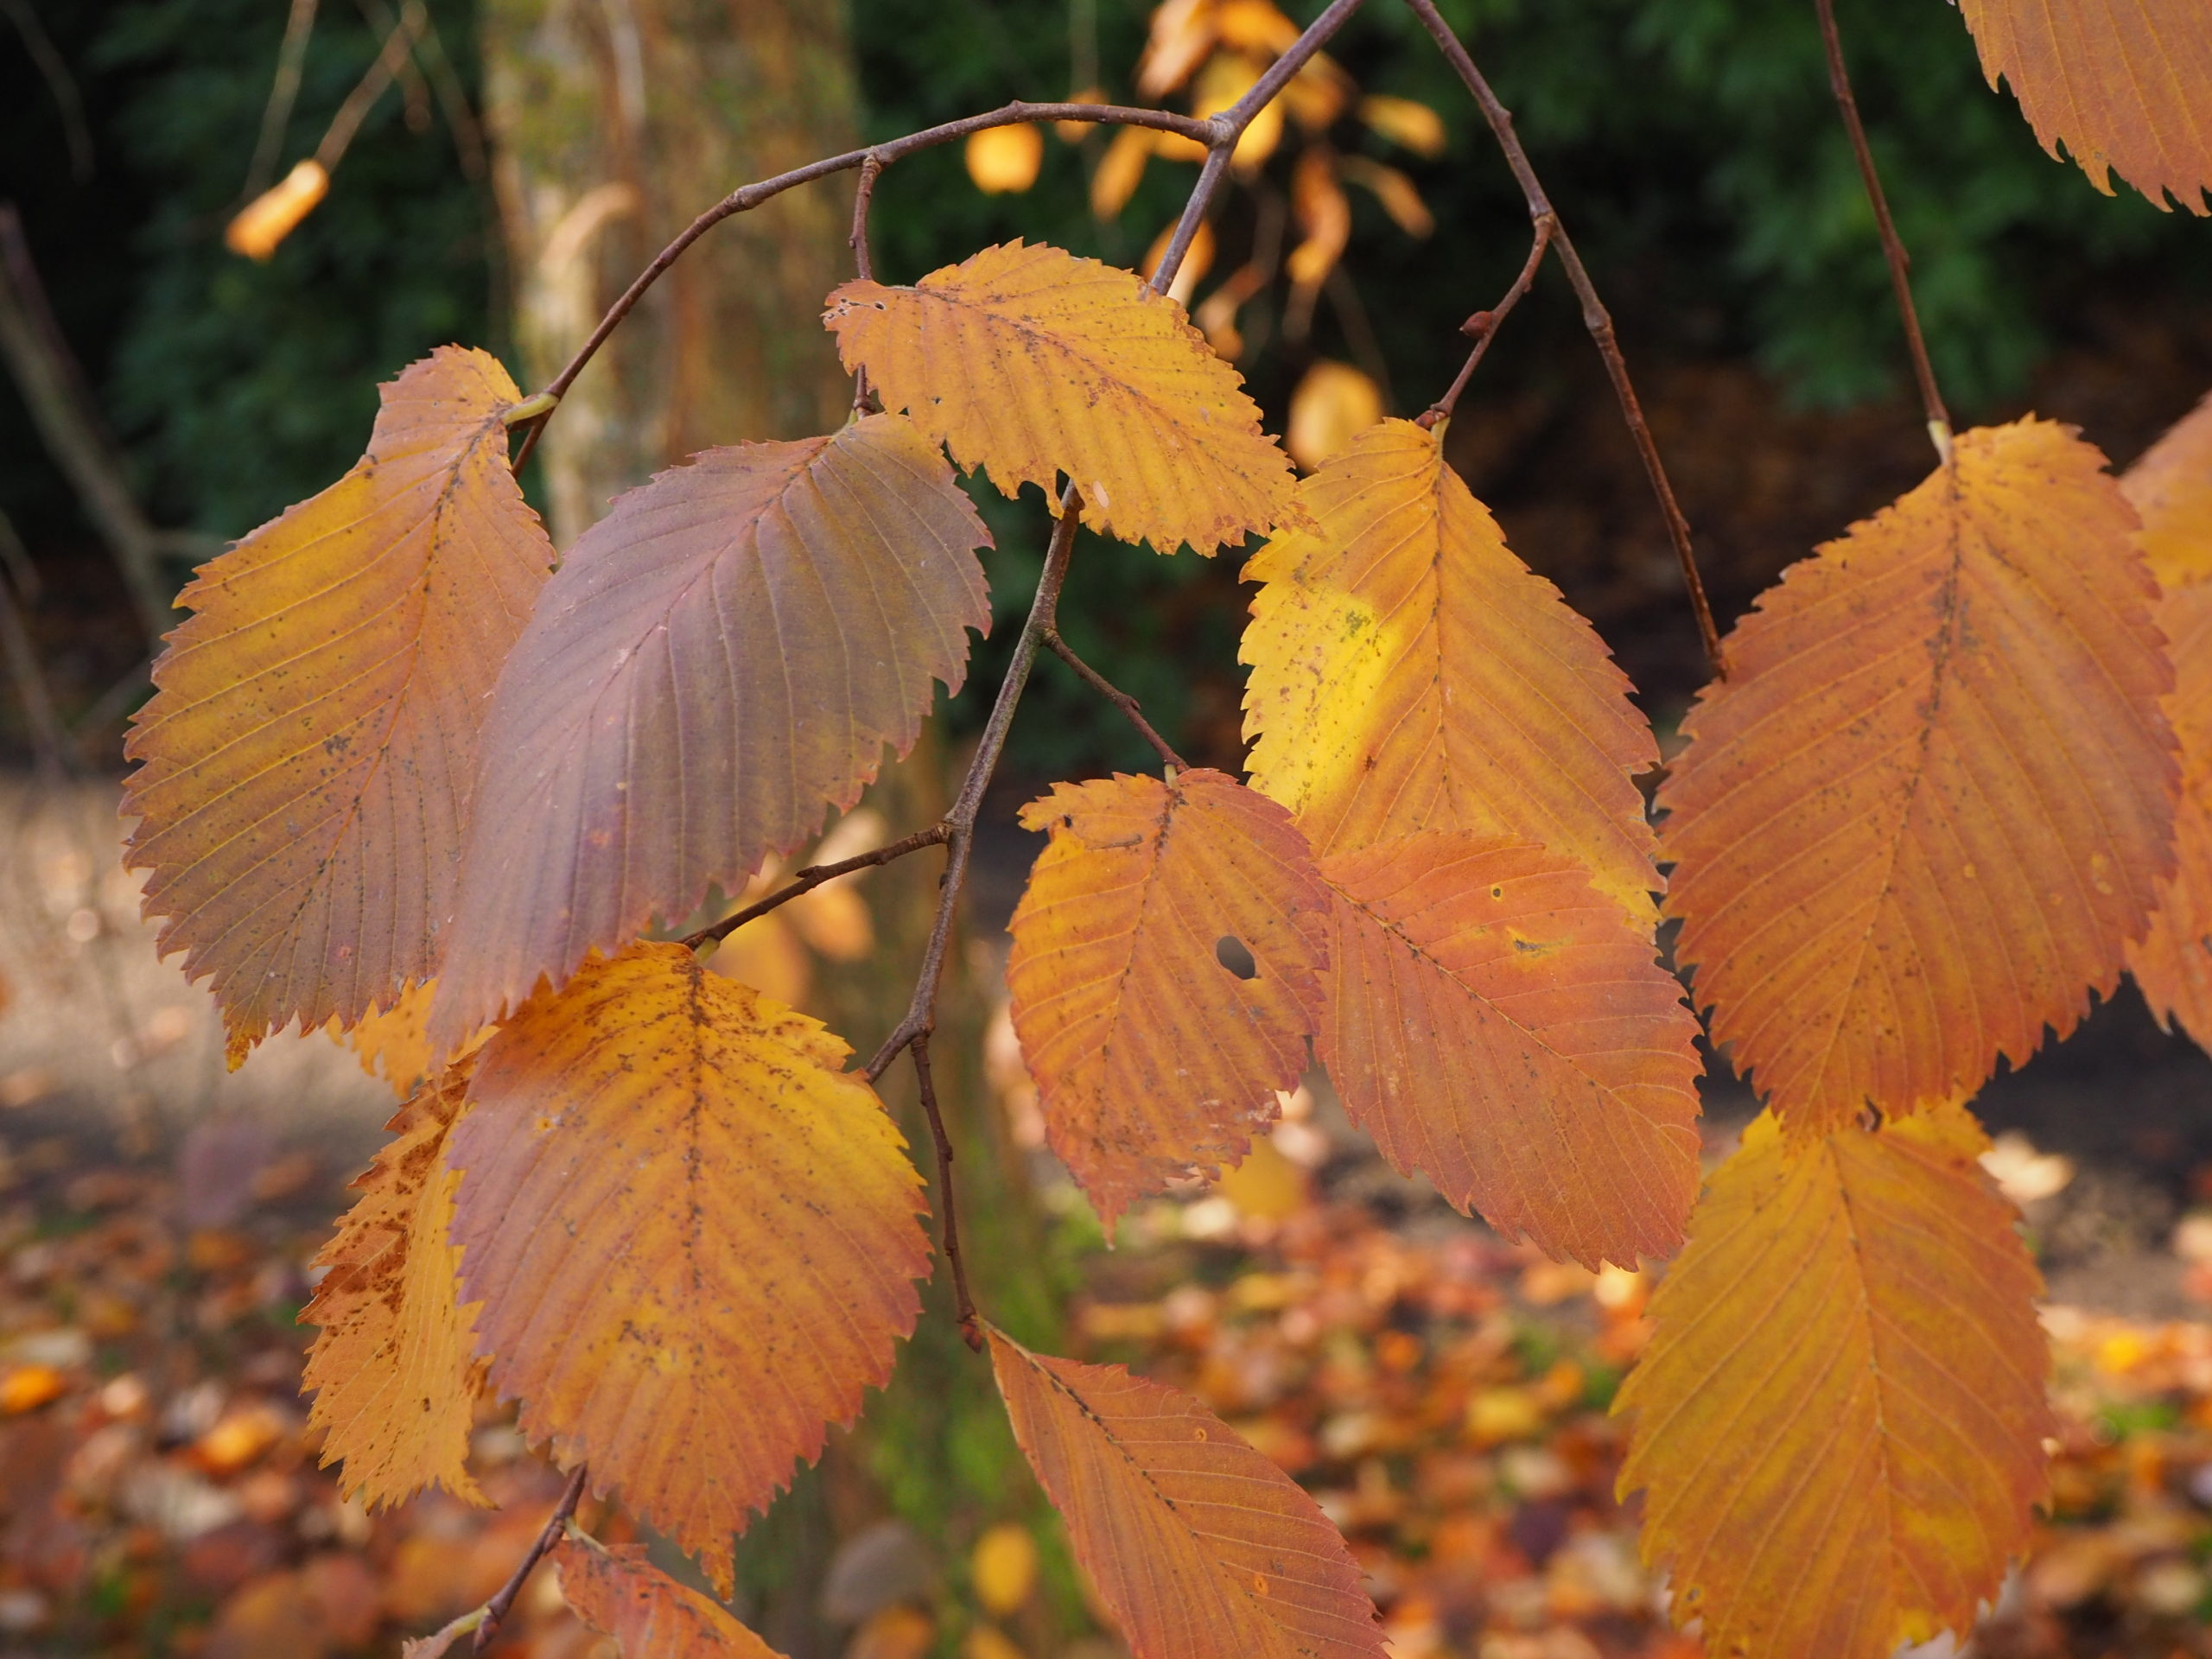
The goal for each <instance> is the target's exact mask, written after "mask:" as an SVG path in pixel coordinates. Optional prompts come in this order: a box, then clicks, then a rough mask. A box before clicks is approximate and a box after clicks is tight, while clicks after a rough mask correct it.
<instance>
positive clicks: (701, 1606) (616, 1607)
mask: <svg viewBox="0 0 2212 1659" xmlns="http://www.w3.org/2000/svg"><path fill="white" fill-rule="evenodd" d="M553 1565H554V1566H555V1567H557V1568H559V1569H560V1573H561V1594H562V1596H563V1598H564V1599H566V1600H567V1601H568V1604H569V1606H571V1607H573V1608H574V1609H575V1612H576V1617H577V1618H581V1619H582V1620H583V1622H584V1623H585V1624H588V1625H590V1626H591V1627H592V1629H594V1630H597V1631H598V1632H599V1633H600V1634H601V1635H602V1636H611V1637H613V1638H614V1640H615V1643H616V1645H617V1646H619V1647H620V1649H622V1659H721V1656H728V1659H772V1656H773V1655H774V1653H775V1649H773V1648H772V1647H770V1646H769V1645H768V1644H767V1643H766V1642H763V1641H762V1640H761V1639H760V1637H758V1636H756V1635H755V1634H753V1630H751V1629H750V1628H749V1627H748V1626H747V1625H745V1624H740V1623H739V1622H738V1621H737V1620H736V1619H735V1618H732V1617H731V1616H730V1614H729V1613H728V1611H725V1610H724V1609H722V1608H721V1607H718V1606H716V1605H715V1604H714V1603H713V1602H711V1601H709V1600H708V1599H706V1598H705V1597H704V1596H702V1595H701V1594H700V1593H699V1592H697V1591H696V1590H693V1589H690V1588H689V1587H687V1586H683V1585H681V1584H678V1583H677V1581H676V1580H673V1579H671V1578H670V1577H669V1576H668V1575H667V1574H666V1573H663V1572H662V1571H661V1570H660V1569H659V1568H658V1567H654V1566H653V1565H652V1563H651V1562H649V1561H648V1560H646V1559H645V1546H644V1545H643V1544H601V1543H595V1542H594V1541H592V1540H590V1539H588V1538H582V1537H577V1536H573V1535H572V1536H569V1537H567V1538H563V1540H562V1541H560V1542H559V1543H558V1544H556V1545H555V1546H554V1547H553Z"/></svg>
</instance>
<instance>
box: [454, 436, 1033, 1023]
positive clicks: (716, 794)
mask: <svg viewBox="0 0 2212 1659" xmlns="http://www.w3.org/2000/svg"><path fill="white" fill-rule="evenodd" d="M989 544H990V534H989V532H988V531H986V530H985V529H984V528H983V524H982V520H981V519H979V518H976V512H975V509H974V508H973V507H972V506H970V505H969V502H968V499H967V497H966V496H964V495H963V494H962V493H961V491H960V488H959V486H958V485H957V483H955V482H954V480H953V476H952V469H951V468H950V467H948V466H946V465H945V463H944V457H943V456H942V455H941V454H938V452H937V450H936V449H935V448H934V447H932V445H931V443H930V442H928V441H926V440H925V439H924V438H923V437H922V436H921V435H920V434H919V433H918V432H917V431H916V430H915V429H914V427H913V426H912V424H911V423H908V422H906V421H904V420H901V419H899V417H897V416H888V415H879V416H870V417H869V418H868V419H866V420H863V421H858V422H855V423H852V424H851V425H849V426H846V427H843V428H842V429H839V430H838V431H837V432H836V433H835V434H833V435H830V436H829V437H826V438H809V439H806V440H804V441H803V442H794V443H748V444H741V445H739V446H737V447H735V448H727V449H710V450H709V451H707V452H706V453H705V454H702V455H700V456H697V457H696V458H695V459H694V460H693V461H692V462H691V463H690V465H688V466H683V467H675V468H672V469H671V470H670V471H668V472H665V473H663V474H660V475H659V476H658V477H657V478H655V479H654V480H653V481H652V483H650V484H647V485H645V486H643V487H642V488H640V489H636V490H632V491H631V492H630V493H628V494H626V495H624V496H622V497H620V499H617V500H616V502H615V504H614V506H613V511H612V512H609V513H608V514H607V517H606V518H603V519H601V521H600V522H599V523H598V524H595V525H594V526H593V527H592V529H591V530H589V531H587V532H586V533H585V535H584V536H583V537H582V540H580V541H579V542H578V543H576V546H575V550H573V551H572V552H571V553H570V554H569V556H568V558H567V559H566V561H564V562H563V564H562V566H561V569H560V573H559V574H558V575H556V576H555V577H554V579H553V581H552V583H551V585H550V586H549V587H548V588H547V589H546V592H545V600H544V602H543V604H542V605H540V606H539V607H538V613H537V616H536V617H534V618H533V619H532V620H531V626H530V629H529V631H528V632H526V633H525V634H524V636H523V639H522V641H521V643H520V644H519V645H517V647H516V649H515V653H514V658H513V660H512V662H510V663H509V664H508V665H507V670H506V671H505V673H504V674H503V675H501V677H500V679H499V690H498V693H497V694H496V696H494V697H493V702H492V713H491V717H490V720H489V722H488V723H487V726H486V732H487V738H486V748H487V752H488V753H489V756H490V759H489V760H488V762H487V764H486V768H485V772H484V779H483V783H482V785H481V789H480V799H481V801H482V803H483V808H482V810H481V811H480V812H479V814H478V815H477V818H476V822H475V824H474V829H473V831H472V833H471V836H470V840H469V844H468V853H467V859H466V861H464V865H463V872H462V879H461V893H460V897H459V899H458V909H457V913H456V917H455V920H454V929H453V934H452V937H453V940H454V944H453V947H452V959H451V960H450V961H449V962H448V964H447V967H446V970H445V972H444V974H443V976H442V977H441V980H440V982H439V987H438V995H437V1001H436V1003H435V1006H434V1007H433V1010H432V1014H431V1018H430V1037H431V1042H432V1046H433V1048H434V1050H436V1049H442V1048H444V1047H445V1046H447V1045H448V1044H451V1043H453V1042H454V1041H456V1040H457V1039H460V1038H461V1037H463V1036H466V1035H467V1033H470V1032H472V1031H474V1030H475V1029H476V1028H477V1027H479V1026H480V1025H482V1024H484V1023H485V1022H486V1021H487V1020H493V1019H496V1018H497V1017H498V1016H499V1013H500V1011H501V1010H502V1009H503V1008H507V1007H514V1006H515V1005H516V1004H518V1003H519V1002H520V1001H522V1000H523V999H524V997H526V996H528V995H530V994H531V989H532V988H533V987H534V986H536V984H537V980H538V976H540V975H541V974H543V975H547V976H550V977H551V979H552V981H553V982H554V983H555V984H556V985H557V984H559V983H560V982H562V981H563V980H564V979H566V978H567V977H568V976H569V974H570V973H572V972H574V971H575V968H576V965H577V964H578V963H581V962H582V960H583V957H584V953H585V952H586V951H587V950H594V949H597V950H613V949H614V948H615V947H617V946H619V945H620V944H623V943H624V942H626V940H628V939H631V938H635V937H636V936H637V935H638V934H639V933H640V932H642V931H644V930H645V926H646V925H647V923H648V922H649V921H650V920H651V918H652V917H654V916H655V915H658V916H660V917H662V918H665V919H667V920H671V921H674V920H676V919H678V918H682V917H683V916H685V915H687V914H689V913H690V912H691V911H692V910H693V909H695V908H696V906H698V905H699V904H700V903H702V901H703V900H704V899H705V898H706V895H707V890H708V888H709V887H710V886H712V885H714V884H716V883H719V884H721V886H722V887H723V888H724V889H726V890H728V891H735V890H736V889H738V888H740V887H743V886H744V885H745V878H746V877H747V876H748V875H750V874H752V873H753V869H754V868H756V867H757V866H758V865H759V864H760V861H761V859H762V858H763V857H764V856H766V855H768V854H770V853H785V852H789V851H790V850H791V849H793V848H794V847H796V846H798V845H799V844H800V843H802V842H804V841H806V840H807V839H809V838H810V836H812V835H813V833H814V831H815V830H816V829H817V828H819V827H820V825H821V823H822V819H823V813H824V811H825V810H826V809H827V808H829V807H832V806H836V807H841V808H842V807H846V806H850V805H851V804H853V802H854V801H855V799H857V798H859V795H860V792H861V789H862V787H863V786H864V785H866V784H867V783H868V780H869V779H872V778H873V777H874V776H875V773H876V770H877V768H878V767H879V766H880V765H881V764H882V759H883V749H884V746H885V745H886V744H889V745H891V746H892V747H893V748H894V749H895V750H896V751H897V752H898V753H901V754H903V753H906V750H907V749H908V748H910V747H912V744H913V741H914V739H915V737H916V735H917V734H918V733H919V731H920V730H921V721H922V716H923V715H924V714H925V713H926V712H927V711H928V709H929V705H930V697H931V678H932V677H935V678H937V679H939V680H942V681H944V683H945V685H946V687H947V688H948V689H949V690H958V689H959V686H960V682H961V679H962V677H963V674H964V671H965V669H966V665H967V657H968V634H967V630H968V629H969V628H971V627H972V628H977V629H982V628H983V627H986V626H988V623H989V620H990V611H989V607H988V602H987V600H986V597H985V589H984V582H983V573H982V567H981V566H980V565H979V564H978V563H976V557H975V555H974V553H973V552H972V551H971V550H972V549H974V548H976V547H987V546H988V545H989Z"/></svg>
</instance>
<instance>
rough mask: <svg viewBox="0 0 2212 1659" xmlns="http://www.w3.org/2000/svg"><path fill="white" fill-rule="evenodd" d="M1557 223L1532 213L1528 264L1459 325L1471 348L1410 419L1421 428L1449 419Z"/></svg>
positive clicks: (1529, 281)
mask: <svg viewBox="0 0 2212 1659" xmlns="http://www.w3.org/2000/svg"><path fill="white" fill-rule="evenodd" d="M1558 226H1559V221H1558V220H1557V219H1554V218H1553V217H1552V216H1551V215H1550V214H1549V213H1539V214H1537V215H1536V239H1535V241H1534V242H1533V243H1531V244H1530V245H1529V258H1528V263H1527V264H1523V265H1522V267H1521V274H1520V275H1519V276H1518V277H1515V278H1514V279H1513V286H1512V287H1510V288H1509V289H1506V290H1505V297H1504V298H1503V299H1501V300H1500V301H1498V302H1497V304H1496V305H1494V306H1492V307H1491V308H1490V309H1489V310H1487V311H1478V312H1476V313H1475V315H1473V316H1471V317H1469V318H1468V319H1467V320H1466V321H1465V322H1463V323H1461V324H1460V325H1459V332H1460V333H1461V334H1471V335H1473V336H1474V340H1475V348H1474V350H1472V351H1471V352H1469V353H1467V360H1466V361H1465V363H1463V364H1461V365H1460V366H1459V373H1458V374H1456V375H1454V376H1453V377H1452V384H1451V385H1450V386H1449V387H1447V388H1446V390H1445V393H1444V395H1443V396H1442V397H1439V398H1438V399H1437V400H1436V401H1435V402H1434V403H1433V404H1430V405H1429V406H1428V407H1427V409H1425V410H1422V411H1421V415H1420V416H1419V417H1418V418H1416V419H1415V421H1414V425H1416V426H1418V427H1420V428H1421V429H1422V430H1423V431H1433V430H1435V429H1436V427H1437V425H1438V424H1439V423H1440V422H1444V421H1448V420H1450V419H1451V418H1452V410H1454V409H1456V408H1458V407H1459V394H1460V393H1461V392H1463V391H1466V389H1467V382H1468V381H1470V380H1471V379H1473V378H1475V365H1477V364H1478V363H1480V362H1481V361H1482V360H1483V357H1484V353H1487V352H1488V351H1489V350H1490V343H1491V341H1492V340H1496V339H1497V331H1498V329H1499V327H1501V326H1502V325H1503V323H1504V321H1505V320H1506V318H1507V317H1509V316H1510V315H1512V314H1513V308H1514V307H1515V306H1516V305H1518V304H1520V303H1521V302H1522V299H1523V298H1524V297H1526V296H1527V295H1528V292H1529V289H1531V288H1533V287H1534V286H1535V282H1536V272H1537V270H1539V269H1541V266H1542V265H1543V263H1544V252H1545V250H1546V249H1548V248H1549V247H1550V246H1551V245H1552V232H1554V230H1556V229H1557V228H1558Z"/></svg>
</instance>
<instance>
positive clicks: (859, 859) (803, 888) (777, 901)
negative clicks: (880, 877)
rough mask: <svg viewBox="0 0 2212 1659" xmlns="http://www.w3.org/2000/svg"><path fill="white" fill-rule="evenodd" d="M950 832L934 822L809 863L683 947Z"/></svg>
mask: <svg viewBox="0 0 2212 1659" xmlns="http://www.w3.org/2000/svg"><path fill="white" fill-rule="evenodd" d="M951 833H952V829H951V826H950V824H947V823H933V824H931V825H930V827H929V828H928V829H917V830H916V831H914V833H913V834H912V835H911V836H901V837H899V839H898V840H897V841H894V842H887V843H886V844H885V845H883V846H881V847H879V848H877V849H875V850H874V852H869V853H856V854H855V855H853V856H852V857H850V858H841V859H839V860H837V861H836V862H835V863H833V864H810V865H808V866H807V867H806V868H804V869H803V870H800V871H798V872H797V873H796V874H794V875H793V876H792V877H791V880H789V881H788V882H786V883H785V885H784V886H782V887H779V888H777V889H776V890H775V892H773V893H769V894H767V895H766V897H764V898H760V899H755V900H754V901H753V903H751V904H749V905H747V906H745V908H744V909H742V910H741V911H737V912H734V913H733V914H731V915H728V916H725V917H724V918H722V919H721V921H719V922H715V923H714V924H712V925H709V926H707V927H702V928H701V929H700V930H699V931H697V932H696V933H687V934H686V935H684V938H683V947H684V949H685V950H697V949H699V947H700V946H702V945H704V944H720V943H721V941H722V940H724V939H726V938H728V937H729V936H730V935H731V934H733V933H734V932H736V931H737V930H738V929H739V928H741V927H743V926H744V925H746V924H747V922H750V921H756V920H758V919H759V918H761V917H763V916H766V914H767V913H768V912H770V911H772V910H776V909H779V908H780V907H781V906H785V905H787V904H789V903H791V900H792V899H797V898H798V897H799V896H800V895H801V894H803V893H811V892H813V891H814V890H815V888H817V887H820V886H821V885H822V884H823V882H825V881H835V880H836V879H837V878H838V877H839V876H841V875H850V874H853V872H854V871H855V870H872V869H875V868H879V867H880V866H882V865H885V864H891V863H895V862H897V861H899V859H902V858H904V857H906V855H907V854H909V853H918V852H919V851H921V850H922V849H923V848H925V847H936V846H938V845H941V844H942V843H943V842H944V840H945V838H946V837H947V836H950V834H951Z"/></svg>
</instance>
